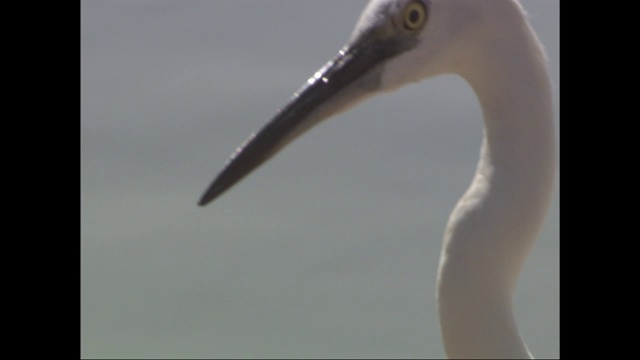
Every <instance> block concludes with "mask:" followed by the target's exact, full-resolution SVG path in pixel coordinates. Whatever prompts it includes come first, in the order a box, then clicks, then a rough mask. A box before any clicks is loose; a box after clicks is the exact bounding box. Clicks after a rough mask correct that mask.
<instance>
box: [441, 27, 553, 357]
mask: <svg viewBox="0 0 640 360" xmlns="http://www.w3.org/2000/svg"><path fill="white" fill-rule="evenodd" d="M522 21H525V22H526V20H524V18H522ZM523 28H524V29H526V30H528V31H525V32H524V33H523V34H522V35H520V36H518V35H516V36H513V34H510V35H509V36H510V38H509V39H504V38H503V39H496V41H495V43H493V44H491V45H492V46H490V49H488V50H490V51H492V55H494V56H492V57H491V58H492V59H491V62H486V63H482V62H477V63H475V64H474V66H473V67H472V68H469V69H466V70H465V72H464V73H462V74H461V75H462V76H463V77H464V78H465V79H466V80H467V82H469V84H470V85H471V87H472V88H473V89H474V91H475V92H476V94H477V95H478V98H479V101H480V104H481V106H482V110H483V114H484V121H485V131H484V139H483V143H482V149H481V152H480V161H479V163H478V168H477V171H476V175H475V177H474V179H473V181H472V183H471V186H470V187H469V189H468V190H467V192H466V193H465V194H464V196H463V197H462V198H461V199H460V201H459V202H458V204H457V205H456V207H455V209H454V211H453V213H452V214H451V217H450V219H449V224H448V225H447V229H446V233H445V238H444V244H443V249H442V256H441V262H440V268H439V274H438V303H439V311H440V323H441V328H442V333H443V340H444V344H445V350H446V352H447V355H448V356H449V357H450V358H494V359H495V358H510V359H514V358H530V357H531V355H530V353H529V351H528V350H527V347H526V345H525V343H524V341H523V340H522V338H521V337H520V334H519V332H518V329H517V327H516V323H515V318H514V315H513V311H512V295H513V291H514V289H515V285H516V281H517V278H518V276H519V273H520V270H521V269H522V265H523V263H524V261H525V258H526V256H527V255H528V253H529V251H530V249H531V247H532V245H533V244H534V242H535V239H536V236H537V234H538V231H539V228H540V226H541V224H542V222H543V220H544V216H545V214H546V211H547V208H548V205H549V202H550V197H551V190H552V185H553V177H554V169H555V147H554V131H553V114H552V106H551V89H550V85H549V80H548V75H547V72H546V65H545V59H544V53H543V50H542V48H541V46H540V45H539V42H538V40H537V38H536V37H535V35H534V34H533V32H532V31H530V28H529V26H528V24H525V25H524V26H523ZM505 37H506V35H505ZM500 54H504V56H500ZM514 54H518V55H514ZM495 56H498V58H497V59H496V57H495ZM480 58H481V57H478V59H480Z"/></svg>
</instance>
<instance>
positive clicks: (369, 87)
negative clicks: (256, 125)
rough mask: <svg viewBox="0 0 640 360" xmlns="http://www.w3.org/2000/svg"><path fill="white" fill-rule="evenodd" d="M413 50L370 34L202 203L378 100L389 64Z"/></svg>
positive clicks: (296, 101)
mask: <svg viewBox="0 0 640 360" xmlns="http://www.w3.org/2000/svg"><path fill="white" fill-rule="evenodd" d="M410 45H413V44H408V43H407V41H397V39H393V38H391V39H389V38H387V39H381V38H380V37H379V36H376V34H374V33H370V34H365V35H363V36H361V37H360V38H359V39H356V41H354V42H353V43H352V44H350V45H347V46H345V47H344V48H343V49H342V50H340V52H339V53H338V55H336V57H335V58H334V59H333V60H331V61H329V62H328V63H327V64H326V65H325V66H323V67H322V68H321V69H320V70H318V71H317V72H316V73H315V74H314V76H312V77H311V78H310V79H309V80H308V81H307V82H306V83H305V84H304V85H303V86H302V87H301V88H300V90H298V91H297V92H296V93H295V94H294V95H293V97H292V98H291V99H290V100H289V103H288V104H287V105H286V106H285V107H284V108H282V109H281V110H280V111H279V112H278V113H277V114H276V115H275V116H274V117H273V119H271V121H269V123H267V124H266V125H265V126H264V127H263V128H262V129H261V130H260V131H259V132H257V133H255V134H252V135H251V136H250V137H249V138H248V139H247V140H246V141H245V142H244V143H243V144H242V145H240V147H238V148H237V150H236V151H235V153H234V154H233V155H232V156H231V159H230V160H229V162H228V163H227V166H226V167H225V168H224V170H222V172H221V173H220V174H219V175H218V177H217V178H216V179H215V180H214V181H213V183H211V185H210V186H209V188H208V189H207V191H206V192H205V193H204V195H203V196H202V198H201V199H200V202H199V203H198V204H199V205H201V206H204V205H206V204H208V203H209V202H211V201H212V200H213V199H215V198H216V197H218V196H219V195H220V194H222V193H223V192H224V191H226V190H227V189H229V188H230V187H231V186H233V185H234V184H235V183H237V182H238V181H240V180H241V179H242V178H244V177H245V176H246V175H247V174H249V173H250V172H251V171H252V170H254V169H255V168H257V167H258V166H260V165H261V164H263V163H264V162H265V161H267V160H268V159H269V158H271V157H272V156H273V155H275V154H276V153H277V152H278V151H279V150H280V149H282V148H283V147H284V146H286V145H287V144H288V143H290V142H291V141H292V140H293V139H295V138H296V137H298V136H300V135H301V134H302V133H304V132H305V131H306V130H308V129H310V128H311V127H313V126H314V125H316V124H317V123H319V122H320V121H322V120H324V119H327V118H329V117H331V116H332V115H335V114H337V113H339V112H342V111H344V110H346V109H347V108H349V107H350V106H352V105H355V104H356V103H358V102H360V101H362V100H364V99H365V98H367V97H368V96H369V95H373V93H374V92H375V90H377V89H378V87H379V80H380V75H381V72H382V63H383V62H384V60H386V59H388V58H390V57H392V56H393V55H395V54H397V53H399V52H401V51H403V50H406V49H407V48H408V47H412V46H410Z"/></svg>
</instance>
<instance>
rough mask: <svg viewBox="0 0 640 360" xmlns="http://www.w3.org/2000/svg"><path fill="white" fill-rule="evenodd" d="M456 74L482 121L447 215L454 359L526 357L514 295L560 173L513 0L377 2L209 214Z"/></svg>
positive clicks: (532, 45)
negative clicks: (342, 126)
mask: <svg viewBox="0 0 640 360" xmlns="http://www.w3.org/2000/svg"><path fill="white" fill-rule="evenodd" d="M445 73H454V74H458V75H460V76H461V77H462V78H464V79H465V80H466V81H467V82H468V83H469V85H470V86H471V87H472V89H473V90H474V91H475V93H476V95H477V97H478V100H479V102H480V105H481V108H482V113H483V116H484V134H483V142H482V146H481V149H480V160H479V162H478V165H477V170H476V173H475V176H474V178H473V180H472V182H471V185H470V186H469V188H468V190H467V191H466V192H465V194H464V195H463V196H462V198H461V199H460V200H459V202H458V203H457V205H456V206H455V208H454V210H453V212H452V213H451V215H450V218H449V221H448V224H447V227H446V230H445V235H444V242H443V248H442V253H441V258H440V265H439V269H438V281H437V294H438V307H439V314H440V327H441V330H442V337H443V341H444V346H445V351H446V353H447V356H449V357H450V358H494V359H495V358H509V359H515V358H531V354H530V352H529V350H528V349H527V346H526V345H525V343H524V341H523V340H522V338H521V336H520V333H519V331H518V328H517V326H516V322H515V318H514V314H513V310H512V295H513V292H514V289H515V286H516V282H517V279H518V276H519V274H520V271H521V269H522V265H523V263H524V261H525V258H526V257H527V255H528V253H529V252H530V249H531V247H532V245H533V244H534V242H535V239H536V237H537V234H538V232H539V229H540V227H541V224H542V222H543V220H544V218H545V214H546V211H547V209H548V206H549V203H550V198H551V192H552V187H553V178H554V171H555V158H556V152H555V145H554V131H553V113H552V102H551V88H550V83H549V78H548V74H547V67H546V55H545V52H544V49H543V47H542V45H541V43H540V41H539V40H538V38H537V36H536V35H535V33H534V31H533V30H532V28H531V26H530V25H529V23H528V22H527V18H526V15H525V12H524V10H523V8H522V6H521V5H520V4H519V3H518V2H517V0H476V1H469V0H371V1H370V2H369V3H368V5H367V6H366V8H365V9H364V12H363V13H362V15H361V17H360V19H359V21H358V23H357V25H356V27H355V30H354V32H353V34H352V36H351V38H350V40H349V42H348V43H347V45H345V46H344V47H343V48H342V49H341V50H340V51H339V53H338V55H336V56H335V57H334V58H333V60H331V61H329V62H328V63H327V64H326V65H325V66H323V67H322V68H321V69H320V70H318V71H317V72H316V73H315V74H314V75H313V76H312V77H311V78H310V79H309V80H308V81H307V82H306V83H305V84H304V85H303V86H302V88H300V89H299V90H298V91H297V92H296V93H295V94H294V95H293V97H292V98H291V99H290V101H289V102H288V104H287V105H286V106H285V107H284V108H282V109H281V110H280V111H279V112H278V113H277V114H276V115H275V116H274V117H273V119H272V120H271V121H270V122H269V123H267V124H266V125H265V126H264V127H263V128H262V129H261V130H260V131H258V132H257V133H255V134H252V135H251V136H250V137H249V139H248V140H247V141H246V142H245V143H243V144H242V145H241V146H240V147H239V148H238V149H237V150H236V151H235V152H234V154H233V155H232V157H231V159H230V161H229V163H228V164H227V166H226V167H225V168H224V170H223V171H222V172H221V173H220V174H219V175H218V177H217V178H216V179H215V180H214V181H213V183H212V184H211V185H210V187H209V188H208V190H207V191H206V193H205V194H204V195H203V197H202V199H201V200H200V202H199V204H200V205H206V204H207V203H209V202H210V201H212V200H213V199H214V198H216V197H217V196H219V195H220V194H222V193H223V192H224V191H225V190H227V189H228V188H229V187H231V186H232V185H233V184H235V183H236V182H238V181H239V180H240V179H242V178H243V177H244V176H245V175H247V174H248V173H249V172H251V171H252V170H254V169H255V168H256V167H258V166H259V165H261V164H262V163H264V162H265V161H267V160H268V159H269V158H270V157H271V156H273V155H274V154H276V153H277V152H278V151H279V150H280V149H282V148H283V147H284V146H285V145H287V144H288V143H289V142H291V141H292V140H294V139H295V138H296V137H298V136H300V135H301V134H302V133H304V132H305V131H306V130H308V129H310V128H311V127H313V126H314V125H316V124H318V123H319V122H321V121H322V120H325V119H327V118H329V117H331V116H333V115H336V114H337V113H340V112H342V111H344V110H346V109H347V108H349V107H351V106H353V105H355V104H356V103H358V102H360V101H362V100H364V99H366V98H368V97H369V96H371V95H374V94H377V93H380V92H385V91H391V90H394V89H396V88H398V87H400V86H402V85H405V84H407V83H411V82H417V81H420V80H421V79H424V78H428V77H432V76H435V75H439V74H445Z"/></svg>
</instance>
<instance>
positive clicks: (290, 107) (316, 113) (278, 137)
mask: <svg viewBox="0 0 640 360" xmlns="http://www.w3.org/2000/svg"><path fill="white" fill-rule="evenodd" d="M511 2H512V1H511V0H508V1H505V0H488V1H471V0H372V1H370V2H369V4H368V5H367V7H366V8H365V10H364V11H363V13H362V15H361V17H360V19H359V21H358V23H357V25H356V27H355V29H354V31H353V33H352V36H351V38H350V40H349V41H348V43H347V44H346V45H345V46H344V47H343V48H342V49H341V50H340V51H339V52H338V54H337V55H336V56H335V57H334V58H333V59H332V60H331V61H329V62H328V63H327V64H326V65H325V66H323V67H322V68H321V69H320V70H318V71H317V72H316V73H315V74H313V76H311V77H310V78H309V79H308V80H307V81H306V82H305V83H304V84H303V86H302V87H301V88H300V89H299V90H298V91H297V92H296V93H295V94H294V95H293V97H292V98H291V99H290V100H289V102H288V103H287V104H286V105H285V106H284V107H283V108H282V109H281V110H280V111H279V112H278V113H277V114H276V115H275V116H274V117H273V118H272V119H271V121H269V122H268V123H267V124H266V125H265V126H264V127H263V128H262V129H261V130H260V131H258V132H257V133H255V134H252V135H251V136H250V137H249V139H248V140H247V141H245V143H244V144H242V145H241V146H240V147H238V149H237V150H236V152H235V153H234V154H233V155H232V157H231V160H230V162H229V163H228V164H227V166H226V167H225V169H224V170H223V171H222V172H221V173H220V174H219V175H218V177H217V178H216V179H215V180H214V182H213V183H212V184H211V185H210V187H209V189H208V190H207V192H206V193H205V194H204V195H203V197H202V199H201V200H200V205H205V204H207V203H208V202H210V201H211V200H213V199H214V198H215V197H217V196H218V195H220V194H221V193H223V192H224V191H225V190H226V189H228V188H229V187H231V186H232V185H233V184H235V183H236V182H237V181H239V180H240V179H242V178H243V177H244V176H246V175H247V174H249V173H250V172H251V171H252V170H253V169H255V168H257V167H258V166H260V165H261V164H262V163H264V162H265V161H267V160H268V159H269V158H271V157H272V156H273V155H275V154H276V153H277V152H278V151H279V150H280V149H282V148H283V147H284V146H286V145H287V144H288V143H290V142H291V141H292V140H293V139H295V138H296V137H298V136H300V135H301V134H302V133H304V132H305V131H306V130H308V129H310V128H311V127H313V126H314V125H316V124H317V123H319V122H321V121H322V120H325V119H327V118H330V117H332V116H334V115H336V114H337V113H340V112H343V111H345V110H347V109H348V108H350V107H352V106H354V105H356V104H358V103H359V102H361V101H363V100H364V99H367V98H368V97H369V96H371V95H374V94H376V93H379V92H382V91H391V90H394V89H396V88H398V87H400V86H402V85H404V84H407V83H411V82H416V81H419V80H421V79H424V78H426V77H430V76H434V75H438V74H442V73H448V72H458V73H462V72H463V71H464V69H465V66H466V64H468V63H469V62H471V61H474V56H473V55H474V51H476V50H475V49H477V48H478V42H477V41H475V40H477V39H480V38H482V37H486V34H481V32H483V31H485V30H486V28H487V26H484V25H486V24H490V23H491V22H492V21H490V20H492V19H490V18H488V17H487V16H485V14H490V13H491V12H490V11H484V10H485V9H486V8H487V7H490V6H493V5H495V6H501V5H500V4H501V3H511Z"/></svg>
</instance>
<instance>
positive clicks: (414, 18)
mask: <svg viewBox="0 0 640 360" xmlns="http://www.w3.org/2000/svg"><path fill="white" fill-rule="evenodd" d="M419 19H420V12H419V11H418V10H415V9H413V10H411V12H410V13H409V21H410V22H411V23H412V24H415V23H417V22H418V20H419Z"/></svg>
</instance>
